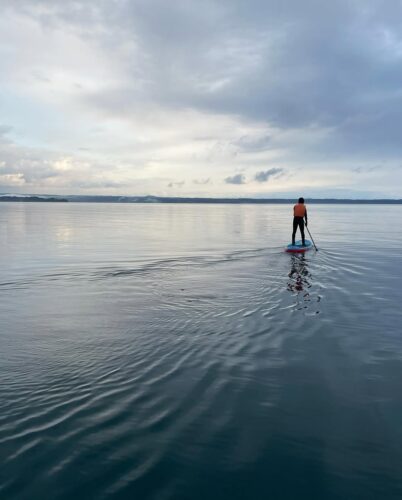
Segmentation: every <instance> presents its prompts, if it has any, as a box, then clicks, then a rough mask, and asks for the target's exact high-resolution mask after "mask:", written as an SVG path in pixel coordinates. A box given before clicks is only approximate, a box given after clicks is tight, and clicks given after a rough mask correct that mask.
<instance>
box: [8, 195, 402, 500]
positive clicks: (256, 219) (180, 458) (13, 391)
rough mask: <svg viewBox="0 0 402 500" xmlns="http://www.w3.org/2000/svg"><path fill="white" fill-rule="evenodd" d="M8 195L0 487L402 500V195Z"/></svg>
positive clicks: (31, 493)
mask: <svg viewBox="0 0 402 500" xmlns="http://www.w3.org/2000/svg"><path fill="white" fill-rule="evenodd" d="M309 212H310V214H309V215H310V229H311V231H312V235H313V238H314V239H315V241H316V243H317V246H318V247H319V251H318V252H317V253H316V252H314V251H311V252H308V253H307V254H306V255H305V256H292V255H289V254H286V253H284V252H283V247H284V245H285V244H287V243H288V242H289V239H290V232H291V217H290V213H291V207H287V206H283V205H278V206H275V205H267V206H252V205H249V206H239V205H237V206H236V205H216V206H214V205H107V204H104V205H102V204H73V203H71V204H22V203H21V204H19V203H2V204H0V248H1V254H0V255H1V258H0V272H1V274H0V277H1V278H0V459H1V469H0V470H1V472H0V498H2V499H3V498H4V499H7V500H12V499H18V500H20V499H30V500H32V499H43V498H52V499H70V498H75V499H105V498H108V499H109V498H111V499H115V498H116V499H120V498H130V499H131V498H139V499H141V500H146V499H157V500H163V499H174V500H182V499H183V500H184V499H191V500H197V499H200V500H201V499H203V500H204V499H205V498H208V499H209V500H214V499H219V500H225V499H230V500H233V499H257V498H270V499H271V498H272V499H275V500H276V499H281V500H282V499H291V500H294V499H296V498H297V499H308V500H313V499H318V500H323V499H325V500H332V499H353V500H354V499H364V500H368V499H376V500H377V499H382V500H385V499H400V498H401V497H402V426H401V422H402V391H401V388H400V385H401V380H402V328H401V324H402V321H401V320H402V314H401V310H402V306H401V304H402V271H401V263H402V262H401V247H402V233H401V222H400V221H401V216H402V207H400V206H345V205H335V206H330V205H328V206H324V205H316V206H311V207H310V210H309Z"/></svg>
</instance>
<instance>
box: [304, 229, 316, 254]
mask: <svg viewBox="0 0 402 500" xmlns="http://www.w3.org/2000/svg"><path fill="white" fill-rule="evenodd" d="M306 229H307V231H308V234H309V235H310V238H311V241H312V242H313V245H314V248H315V251H316V252H318V248H317V246H316V244H315V243H314V240H313V237H312V236H311V233H310V229H309V228H308V226H306Z"/></svg>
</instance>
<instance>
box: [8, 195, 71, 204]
mask: <svg viewBox="0 0 402 500" xmlns="http://www.w3.org/2000/svg"><path fill="white" fill-rule="evenodd" d="M1 201H19V202H40V203H44V202H52V203H55V202H57V203H59V202H64V203H67V202H68V200H67V198H61V197H56V196H34V195H33V196H19V195H15V196H14V195H0V202H1Z"/></svg>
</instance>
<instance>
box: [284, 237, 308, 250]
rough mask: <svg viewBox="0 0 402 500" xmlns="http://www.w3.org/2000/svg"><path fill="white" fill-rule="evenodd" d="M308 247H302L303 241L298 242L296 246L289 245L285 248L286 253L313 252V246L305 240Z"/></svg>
mask: <svg viewBox="0 0 402 500" xmlns="http://www.w3.org/2000/svg"><path fill="white" fill-rule="evenodd" d="M305 243H306V246H303V245H302V242H301V240H299V241H296V244H295V245H292V244H290V245H288V246H287V247H286V248H285V251H286V252H293V253H301V252H307V250H311V249H312V248H314V247H313V244H312V243H311V241H310V240H305Z"/></svg>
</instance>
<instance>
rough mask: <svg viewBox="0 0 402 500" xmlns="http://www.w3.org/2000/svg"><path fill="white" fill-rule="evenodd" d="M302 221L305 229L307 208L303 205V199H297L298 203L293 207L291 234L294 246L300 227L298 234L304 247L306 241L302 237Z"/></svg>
mask: <svg viewBox="0 0 402 500" xmlns="http://www.w3.org/2000/svg"><path fill="white" fill-rule="evenodd" d="M304 220H305V221H306V227H307V208H306V205H305V204H304V198H299V201H298V203H297V204H296V205H295V206H294V207H293V233H292V245H294V244H295V237H296V231H297V228H298V227H300V233H301V237H302V245H303V246H304V247H305V246H306V241H305V237H304Z"/></svg>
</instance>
